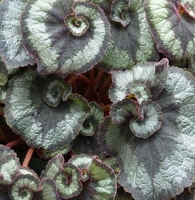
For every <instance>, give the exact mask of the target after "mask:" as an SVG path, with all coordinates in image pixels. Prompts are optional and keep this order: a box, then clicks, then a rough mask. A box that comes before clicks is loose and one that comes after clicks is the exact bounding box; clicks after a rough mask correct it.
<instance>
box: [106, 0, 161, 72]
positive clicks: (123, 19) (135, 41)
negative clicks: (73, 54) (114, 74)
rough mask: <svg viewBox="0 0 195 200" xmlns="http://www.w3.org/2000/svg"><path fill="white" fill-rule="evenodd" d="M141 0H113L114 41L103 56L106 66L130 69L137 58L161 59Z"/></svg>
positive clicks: (142, 59)
mask: <svg viewBox="0 0 195 200" xmlns="http://www.w3.org/2000/svg"><path fill="white" fill-rule="evenodd" d="M142 2H143V1H142V0H131V1H124V0H122V1H118V0H115V1H113V5H112V11H111V13H110V15H111V19H114V21H112V22H111V41H110V44H109V47H108V50H107V52H106V54H105V56H104V58H103V63H104V69H109V70H110V69H113V70H114V69H130V68H131V67H132V66H134V65H135V64H136V63H138V62H145V61H156V60H158V55H157V51H156V48H155V44H154V41H153V37H152V35H151V32H150V28H149V25H148V23H147V21H146V15H145V12H144V9H143V3H142ZM129 4H130V5H129ZM116 21H118V22H116ZM121 23H122V24H121ZM124 26H125V27H124Z"/></svg>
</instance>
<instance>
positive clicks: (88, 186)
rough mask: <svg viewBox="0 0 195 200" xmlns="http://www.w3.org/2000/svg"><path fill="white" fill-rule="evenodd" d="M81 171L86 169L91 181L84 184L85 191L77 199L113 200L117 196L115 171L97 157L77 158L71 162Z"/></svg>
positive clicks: (81, 156) (83, 156) (82, 156)
mask: <svg viewBox="0 0 195 200" xmlns="http://www.w3.org/2000/svg"><path fill="white" fill-rule="evenodd" d="M69 162H70V163H72V164H74V165H76V166H77V167H78V168H80V169H82V168H83V169H86V171H87V172H88V174H89V179H88V180H87V181H85V182H84V183H83V190H82V192H81V194H80V195H79V197H78V198H75V200H76V199H79V198H80V199H89V200H90V199H91V200H92V199H96V200H111V199H113V198H114V197H115V194H116V179H115V174H114V170H113V169H111V168H110V167H109V166H108V165H106V164H104V163H103V162H102V161H100V160H99V159H97V158H96V156H93V157H89V156H88V155H80V156H75V157H73V158H72V159H70V160H69Z"/></svg>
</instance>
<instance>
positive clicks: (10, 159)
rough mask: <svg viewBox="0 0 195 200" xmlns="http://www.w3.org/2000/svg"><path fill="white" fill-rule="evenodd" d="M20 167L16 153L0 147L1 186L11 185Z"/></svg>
mask: <svg viewBox="0 0 195 200" xmlns="http://www.w3.org/2000/svg"><path fill="white" fill-rule="evenodd" d="M20 167H21V165H20V163H19V159H18V158H17V157H16V153H15V152H14V151H13V150H11V149H10V148H8V147H5V146H3V145H0V184H3V185H8V184H10V183H11V182H12V179H13V178H14V177H15V175H16V174H17V173H18V171H19V169H20Z"/></svg>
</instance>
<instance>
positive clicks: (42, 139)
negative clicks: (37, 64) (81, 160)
mask: <svg viewBox="0 0 195 200" xmlns="http://www.w3.org/2000/svg"><path fill="white" fill-rule="evenodd" d="M48 80H49V83H51V85H52V83H55V87H52V88H50V87H49V86H48V87H47V84H48ZM56 83H59V87H58V86H57V85H56ZM62 83H63V81H62V80H61V81H57V79H56V78H55V76H54V77H53V78H52V79H51V76H50V75H48V76H41V75H40V74H38V73H37V72H36V71H33V70H28V71H27V72H24V73H22V74H20V75H19V76H15V77H14V78H13V79H12V80H11V81H10V83H9V89H8V90H7V97H6V99H5V116H6V120H7V123H8V124H9V126H10V127H11V128H12V129H13V131H14V132H15V133H16V134H18V135H20V136H21V137H22V138H23V139H24V140H25V141H26V143H27V144H29V145H30V146H32V147H35V148H43V149H45V150H48V151H51V150H59V149H62V148H65V147H67V146H68V145H69V144H70V143H71V142H72V141H73V140H74V138H75V137H76V136H77V135H78V134H79V132H80V130H81V128H82V124H83V122H84V120H85V118H86V117H87V116H88V115H89V114H90V108H89V106H88V104H87V102H86V100H85V99H84V98H82V97H81V96H79V95H76V94H71V95H69V96H68V98H67V100H66V101H62V100H61V101H60V102H59V104H58V105H57V106H56V107H53V105H52V106H50V104H53V103H56V102H57V103H58V100H59V98H57V99H55V97H56V95H57V96H58V97H60V96H61V95H62V94H64V93H66V91H65V90H68V91H69V88H68V87H66V83H64V86H65V87H61V86H62ZM43 88H48V89H49V91H48V92H46V91H45V90H43ZM50 89H52V90H50ZM55 89H56V90H55ZM64 89H65V90H64ZM63 90H64V91H63ZM46 94H47V97H48V98H47V99H45V95H46ZM53 97H54V98H53ZM53 100H54V101H53ZM55 101H56V102H55Z"/></svg>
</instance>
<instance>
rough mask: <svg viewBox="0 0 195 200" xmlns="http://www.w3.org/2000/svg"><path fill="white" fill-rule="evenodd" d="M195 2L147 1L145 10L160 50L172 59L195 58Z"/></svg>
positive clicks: (190, 0) (188, 0)
mask: <svg viewBox="0 0 195 200" xmlns="http://www.w3.org/2000/svg"><path fill="white" fill-rule="evenodd" d="M194 7H195V2H194V0H177V1H176V0H174V1H170V0H161V1H156V0H146V1H145V10H146V15H147V19H148V21H149V24H150V26H151V29H152V33H153V36H154V38H155V42H156V44H157V48H158V50H159V51H160V52H161V53H163V54H164V55H165V56H167V57H168V58H170V59H174V60H179V59H182V58H189V57H191V56H194V55H195V53H194V48H195V34H194V32H195V10H194Z"/></svg>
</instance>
